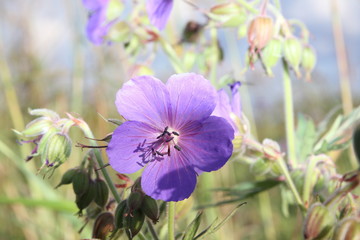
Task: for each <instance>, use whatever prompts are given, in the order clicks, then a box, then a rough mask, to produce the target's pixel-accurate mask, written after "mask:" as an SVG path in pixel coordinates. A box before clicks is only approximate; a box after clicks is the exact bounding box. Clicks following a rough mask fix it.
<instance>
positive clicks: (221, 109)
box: [211, 89, 237, 130]
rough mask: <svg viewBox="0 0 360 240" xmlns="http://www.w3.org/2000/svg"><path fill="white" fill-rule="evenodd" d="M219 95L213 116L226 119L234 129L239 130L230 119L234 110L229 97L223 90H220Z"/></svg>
mask: <svg viewBox="0 0 360 240" xmlns="http://www.w3.org/2000/svg"><path fill="white" fill-rule="evenodd" d="M217 95H218V96H217V103H216V107H215V109H214V111H213V113H212V114H211V115H212V116H217V117H222V118H225V119H226V120H227V121H228V123H230V125H231V126H232V127H233V129H234V130H237V126H236V125H235V123H234V121H233V120H232V119H231V117H230V114H231V112H232V108H231V105H230V100H229V96H228V95H227V93H226V92H225V90H223V89H221V90H219V91H218V94H217Z"/></svg>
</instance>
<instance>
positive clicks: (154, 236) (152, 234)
mask: <svg viewBox="0 0 360 240" xmlns="http://www.w3.org/2000/svg"><path fill="white" fill-rule="evenodd" d="M146 224H147V225H148V229H149V231H150V233H151V236H152V239H154V240H159V237H158V235H157V234H156V232H155V229H154V226H153V225H152V223H151V222H150V220H149V219H146Z"/></svg>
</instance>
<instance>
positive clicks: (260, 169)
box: [250, 158, 270, 175]
mask: <svg viewBox="0 0 360 240" xmlns="http://www.w3.org/2000/svg"><path fill="white" fill-rule="evenodd" d="M250 170H251V172H253V173H254V175H264V174H266V173H268V172H269V171H270V164H269V162H268V161H265V160H264V159H262V158H258V159H257V160H255V162H254V163H253V164H252V165H251V167H250Z"/></svg>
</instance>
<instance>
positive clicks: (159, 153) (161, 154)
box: [156, 151, 165, 156]
mask: <svg viewBox="0 0 360 240" xmlns="http://www.w3.org/2000/svg"><path fill="white" fill-rule="evenodd" d="M156 153H157V154H158V155H160V156H164V155H165V154H163V153H161V152H159V151H156Z"/></svg>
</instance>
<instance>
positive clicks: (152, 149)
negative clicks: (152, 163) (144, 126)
mask: <svg viewBox="0 0 360 240" xmlns="http://www.w3.org/2000/svg"><path fill="white" fill-rule="evenodd" d="M151 153H152V155H153V156H155V155H156V152H155V150H154V148H151Z"/></svg>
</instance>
